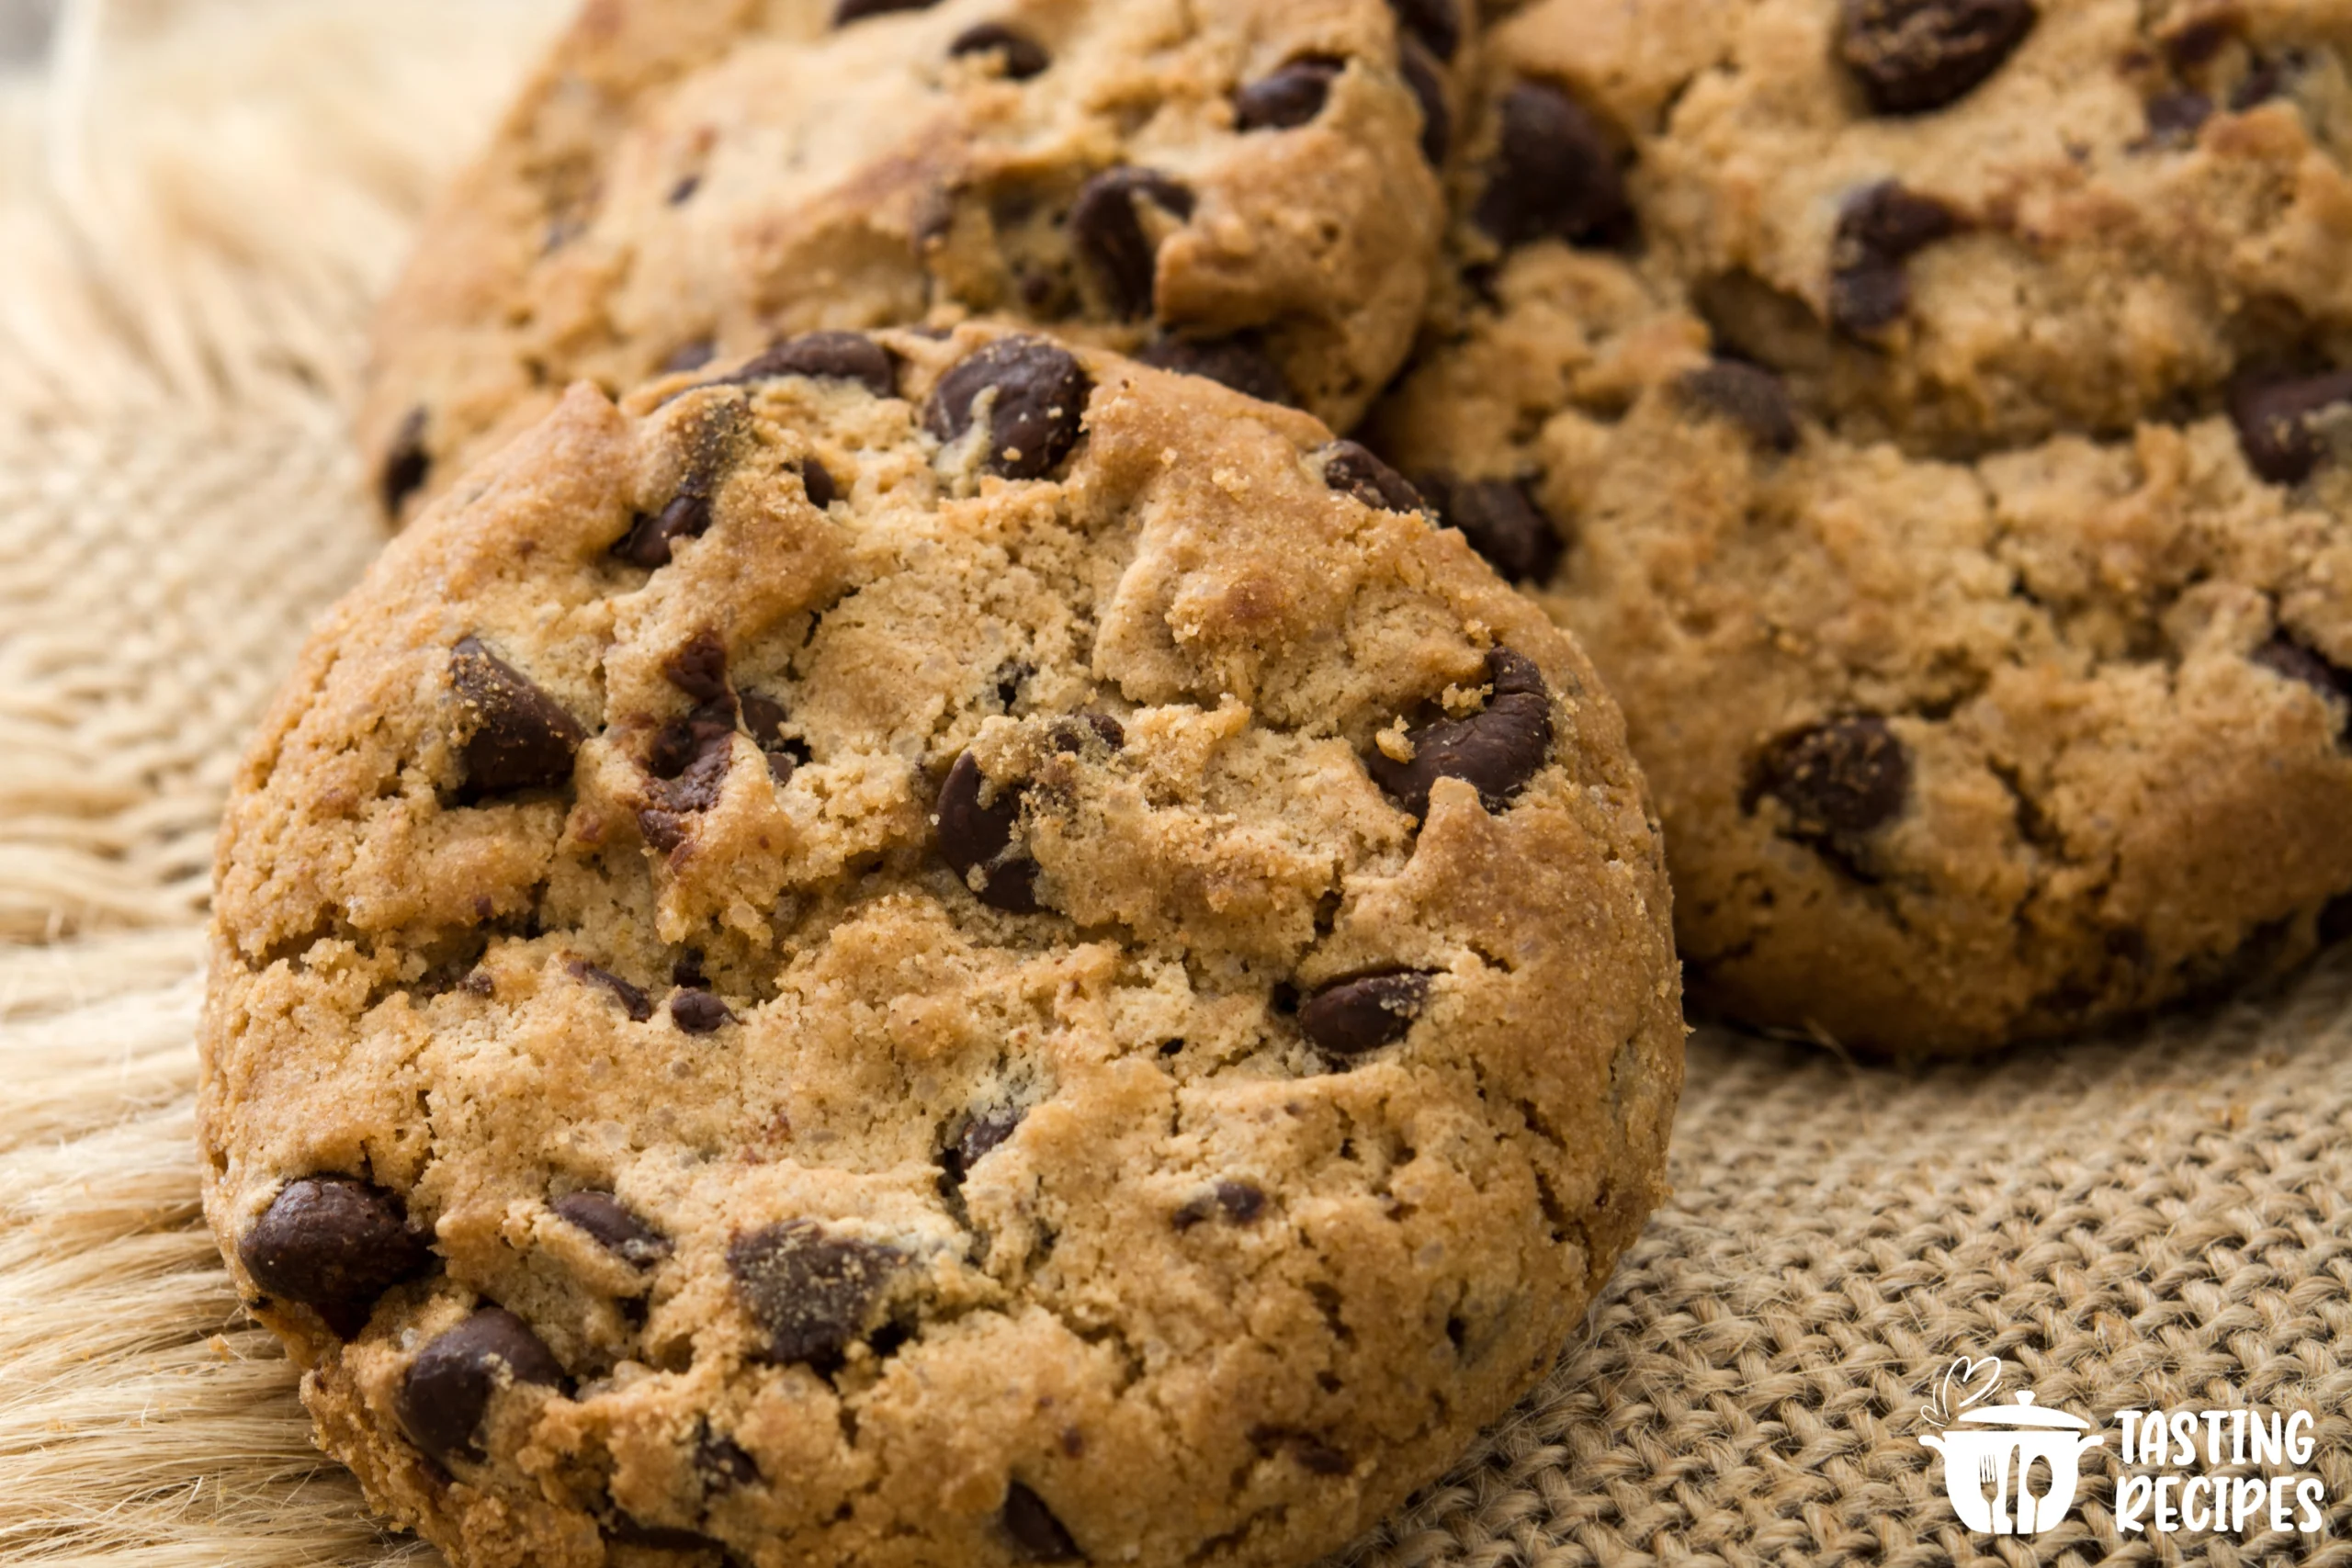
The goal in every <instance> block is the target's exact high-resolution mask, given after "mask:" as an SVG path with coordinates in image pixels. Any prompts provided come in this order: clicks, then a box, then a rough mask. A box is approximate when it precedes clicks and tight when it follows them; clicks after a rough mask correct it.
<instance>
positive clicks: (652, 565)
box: [613, 485, 710, 571]
mask: <svg viewBox="0 0 2352 1568" xmlns="http://www.w3.org/2000/svg"><path fill="white" fill-rule="evenodd" d="M709 528H710V497H709V495H708V494H707V493H706V492H704V491H700V490H697V489H695V488H694V487H693V486H691V485H689V486H688V487H687V488H685V489H684V490H681V491H678V493H677V494H675V495H673V496H672V497H671V498H670V500H669V501H668V502H667V503H666V504H664V505H663V506H662V510H661V511H659V512H650V513H649V512H640V513H638V514H637V516H636V517H635V519H633V520H632V521H631V522H630V524H629V527H628V533H626V534H623V535H622V536H620V539H619V542H618V543H616V544H615V545H614V546H613V556H614V558H616V559H617V560H622V561H626V562H628V564H629V565H630V566H633V567H638V568H640V569H642V570H646V571H652V570H657V569H659V568H661V567H665V566H668V565H669V564H670V560H671V557H672V555H673V551H674V547H675V546H676V544H677V542H678V541H679V540H681V539H695V538H700V537H701V536H703V535H704V534H705V533H707V532H708V531H709Z"/></svg>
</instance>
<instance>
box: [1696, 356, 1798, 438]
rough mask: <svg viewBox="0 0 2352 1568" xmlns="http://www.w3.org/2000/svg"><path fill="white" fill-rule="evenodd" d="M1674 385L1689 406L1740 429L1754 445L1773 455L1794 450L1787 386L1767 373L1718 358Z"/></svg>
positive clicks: (1792, 411)
mask: <svg viewBox="0 0 2352 1568" xmlns="http://www.w3.org/2000/svg"><path fill="white" fill-rule="evenodd" d="M1675 386H1676V388H1677V389H1679V391H1680V392H1681V394H1682V396H1683V398H1684V400H1686V401H1688V402H1689V403H1691V406H1693V407H1694V408H1698V409H1700V410H1702V411H1703V412H1707V413H1711V414H1714V415H1717V416H1718V417H1720V418H1723V419H1727V420H1729V421H1731V422H1732V423H1734V424H1736V425H1738V426H1740V427H1741V428H1742V429H1744V430H1746V431H1747V434H1748V438H1749V439H1750V440H1752V441H1754V442H1755V443H1756V444H1757V445H1758V446H1767V447H1770V448H1771V449H1772V450H1773V451H1775V452H1793V451H1795V450H1796V449H1797V411H1796V404H1795V403H1794V402H1793V401H1792V400H1791V399H1790V397H1789V389H1788V384H1787V383H1786V382H1784V381H1782V380H1781V378H1779V377H1778V376H1775V375H1773V374H1772V372H1770V370H1766V369H1762V368H1760V367H1757V366H1754V365H1748V364H1745V363H1743V362H1741V361H1739V360H1736V359H1718V360H1716V361H1715V362H1714V363H1713V364H1712V365H1707V366H1702V367H1700V368H1699V369H1696V370H1687V371H1685V372H1683V374H1682V377H1681V378H1680V379H1679V380H1678V381H1677V382H1676V383H1675Z"/></svg>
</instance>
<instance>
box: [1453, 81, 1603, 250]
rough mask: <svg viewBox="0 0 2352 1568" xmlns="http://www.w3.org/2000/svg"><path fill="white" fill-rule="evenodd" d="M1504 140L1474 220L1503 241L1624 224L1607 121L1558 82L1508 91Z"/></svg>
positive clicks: (1580, 237) (1581, 239)
mask: <svg viewBox="0 0 2352 1568" xmlns="http://www.w3.org/2000/svg"><path fill="white" fill-rule="evenodd" d="M1500 113H1501V118H1502V139H1501V143H1500V145H1499V146H1498V149H1497V150H1496V153H1495V164H1494V169H1493V171H1492V173H1491V174H1489V175H1488V176H1487V188H1486V191H1485V193H1484V194H1482V195H1481V196H1480V197H1478V205H1477V208H1476V211H1475V213H1474V214H1473V220H1474V221H1475V222H1476V224H1477V225H1478V227H1479V228H1481V229H1483V230H1485V231H1487V233H1488V234H1491V235H1492V236H1494V238H1495V239H1496V240H1497V241H1498V243H1502V244H1504V245H1523V244H1526V243H1528V242H1530V241H1532V240H1542V239H1549V238H1556V239H1562V240H1566V241H1568V242H1569V243H1572V244H1586V243H1600V242H1604V241H1608V240H1611V239H1613V238H1615V237H1616V235H1617V233H1618V231H1620V230H1622V229H1623V226H1624V223H1625V220H1626V216H1627V211H1628V209H1627V208H1626V205H1625V176H1624V175H1623V172H1622V171H1621V170H1620V169H1619V168H1618V166H1617V150H1616V149H1615V148H1614V147H1612V146H1611V145H1610V141H1609V138H1608V137H1607V136H1605V135H1603V134H1602V132H1601V130H1600V122H1598V121H1597V120H1595V119H1594V118H1592V116H1591V115H1590V114H1589V112H1587V110H1586V109H1585V107H1584V106H1583V105H1581V104H1579V103H1577V101H1576V100H1575V99H1574V98H1572V97H1570V96H1568V95H1567V94H1566V93H1564V92H1562V91H1560V89H1559V88H1557V87H1555V86H1551V85H1548V84H1544V83H1540V82H1522V83H1521V84H1520V85H1518V86H1516V87H1513V88H1512V89H1511V90H1510V92H1508V93H1506V94H1504V95H1503V101H1502V107H1501V110H1500Z"/></svg>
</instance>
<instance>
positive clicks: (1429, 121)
mask: <svg viewBox="0 0 2352 1568" xmlns="http://www.w3.org/2000/svg"><path fill="white" fill-rule="evenodd" d="M1397 70H1398V71H1399V72H1401V73H1403V74H1404V77H1405V85H1406V87H1407V88H1408V90H1409V91H1410V92H1411V93H1412V95H1413V101H1414V102H1415V103H1417V104H1419V105H1420V106H1421V156H1422V157H1424V158H1426V159H1428V160H1429V162H1430V167H1431V168H1442V167H1444V165H1445V155H1446V153H1448V152H1451V151H1453V109H1451V108H1449V107H1446V102H1445V77H1444V75H1443V74H1442V73H1441V71H1440V70H1439V67H1438V63H1437V62H1436V61H1434V60H1432V59H1431V58H1430V51H1428V50H1427V49H1425V48H1423V47H1422V46H1421V44H1420V43H1419V41H1418V40H1417V39H1410V38H1408V39H1406V40H1405V46H1404V48H1403V49H1401V50H1399V51H1397Z"/></svg>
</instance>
